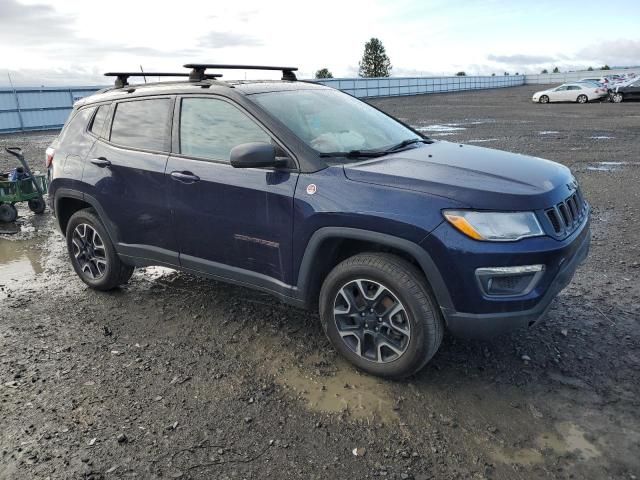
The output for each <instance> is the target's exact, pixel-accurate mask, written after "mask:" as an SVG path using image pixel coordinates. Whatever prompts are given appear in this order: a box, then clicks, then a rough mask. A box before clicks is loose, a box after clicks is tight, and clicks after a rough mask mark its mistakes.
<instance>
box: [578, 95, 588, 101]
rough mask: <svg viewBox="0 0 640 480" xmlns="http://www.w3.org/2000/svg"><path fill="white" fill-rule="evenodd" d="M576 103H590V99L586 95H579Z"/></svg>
mask: <svg viewBox="0 0 640 480" xmlns="http://www.w3.org/2000/svg"><path fill="white" fill-rule="evenodd" d="M576 102H578V103H589V97H587V96H586V95H578V98H577V99H576Z"/></svg>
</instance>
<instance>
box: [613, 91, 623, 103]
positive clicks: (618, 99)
mask: <svg viewBox="0 0 640 480" xmlns="http://www.w3.org/2000/svg"><path fill="white" fill-rule="evenodd" d="M611 99H612V100H613V102H614V103H621V102H622V100H624V97H623V95H622V94H621V93H620V92H616V93H614V94H613V95H612V96H611Z"/></svg>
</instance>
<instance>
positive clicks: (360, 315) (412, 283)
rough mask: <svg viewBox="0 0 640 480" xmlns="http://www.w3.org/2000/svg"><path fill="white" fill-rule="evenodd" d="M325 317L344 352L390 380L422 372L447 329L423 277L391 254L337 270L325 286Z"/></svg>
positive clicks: (362, 257) (358, 259) (366, 256)
mask: <svg viewBox="0 0 640 480" xmlns="http://www.w3.org/2000/svg"><path fill="white" fill-rule="evenodd" d="M320 318H321V321H322V325H323V327H324V330H325V332H326V334H327V337H328V338H329V340H330V341H331V342H332V343H333V345H334V346H335V348H336V349H337V350H338V352H340V353H341V354H342V355H343V356H344V357H346V358H347V359H348V360H349V361H350V362H351V363H353V364H354V365H356V366H357V367H358V368H360V369H362V370H364V371H366V372H368V373H371V374H373V375H378V376H382V377H388V378H402V377H406V376H408V375H411V374H413V373H416V372H417V371H418V370H420V369H421V368H422V367H423V366H424V365H425V364H426V363H427V362H428V361H429V360H430V359H431V358H432V357H433V356H434V355H435V353H436V352H437V350H438V348H439V347H440V343H441V342H442V335H443V330H444V326H443V322H442V319H441V317H440V312H439V310H438V307H437V304H436V302H435V300H434V299H433V297H432V296H431V293H430V291H429V288H428V286H427V284H426V281H425V279H424V277H423V276H422V274H421V272H420V271H419V270H418V269H417V268H416V267H415V266H413V265H412V264H411V263H409V262H407V261H406V260H404V259H402V258H400V257H397V256H395V255H391V254H387V253H363V254H359V255H356V256H354V257H351V258H348V259H347V260H345V261H343V262H342V263H340V264H339V265H338V266H336V267H335V268H334V269H333V270H332V271H331V272H330V273H329V275H328V276H327V278H326V279H325V281H324V284H323V285H322V290H321V292H320Z"/></svg>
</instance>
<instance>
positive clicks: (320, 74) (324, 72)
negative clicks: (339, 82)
mask: <svg viewBox="0 0 640 480" xmlns="http://www.w3.org/2000/svg"><path fill="white" fill-rule="evenodd" d="M316 78H333V74H332V73H331V72H330V71H329V69H328V68H321V69H320V70H318V71H317V72H316Z"/></svg>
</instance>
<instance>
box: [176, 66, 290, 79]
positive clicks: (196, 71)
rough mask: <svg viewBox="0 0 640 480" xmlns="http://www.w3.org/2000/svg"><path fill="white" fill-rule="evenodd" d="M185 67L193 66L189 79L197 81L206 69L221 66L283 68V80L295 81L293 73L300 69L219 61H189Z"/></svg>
mask: <svg viewBox="0 0 640 480" xmlns="http://www.w3.org/2000/svg"><path fill="white" fill-rule="evenodd" d="M184 67H185V68H191V69H192V70H191V73H190V74H189V80H193V81H197V80H202V77H203V75H205V73H204V71H205V70H206V69H207V68H219V69H223V70H281V71H282V80H290V81H292V82H295V81H296V80H297V78H296V74H295V73H293V72H295V71H296V70H298V67H273V66H265V65H222V64H217V63H187V64H186V65H184Z"/></svg>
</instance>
